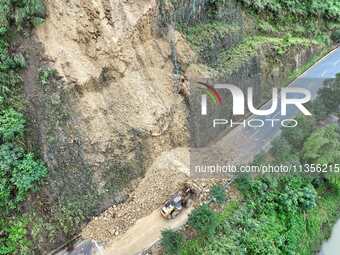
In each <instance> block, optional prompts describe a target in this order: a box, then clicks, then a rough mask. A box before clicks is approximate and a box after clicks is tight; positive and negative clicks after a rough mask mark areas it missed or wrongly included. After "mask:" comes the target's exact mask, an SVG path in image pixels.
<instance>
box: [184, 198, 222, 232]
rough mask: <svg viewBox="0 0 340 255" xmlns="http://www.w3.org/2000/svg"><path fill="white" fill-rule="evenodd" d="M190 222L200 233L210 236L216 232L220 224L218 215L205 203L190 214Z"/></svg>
mask: <svg viewBox="0 0 340 255" xmlns="http://www.w3.org/2000/svg"><path fill="white" fill-rule="evenodd" d="M188 224H189V226H191V227H192V228H194V229H195V230H196V231H197V232H198V233H199V234H200V235H202V236H207V237H210V236H212V235H213V234H214V233H215V230H216V227H217V225H218V218H217V215H216V214H215V213H214V212H213V211H212V210H211V209H210V208H209V206H208V205H206V204H204V205H202V206H200V207H198V208H196V209H194V210H193V212H192V213H191V214H190V215H189V219H188Z"/></svg>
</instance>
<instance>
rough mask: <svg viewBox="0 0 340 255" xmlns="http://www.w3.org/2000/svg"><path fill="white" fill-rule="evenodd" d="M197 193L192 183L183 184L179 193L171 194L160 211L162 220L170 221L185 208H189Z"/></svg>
mask: <svg viewBox="0 0 340 255" xmlns="http://www.w3.org/2000/svg"><path fill="white" fill-rule="evenodd" d="M197 193H198V189H197V187H195V185H194V184H192V183H184V184H183V187H182V189H181V190H180V191H178V192H176V193H175V194H173V195H172V196H171V197H170V198H169V199H168V200H166V201H165V202H164V204H163V207H162V208H161V209H160V212H161V215H162V216H163V218H165V219H167V220H170V219H174V218H176V217H177V216H178V215H179V214H180V213H181V212H182V211H183V209H185V208H189V207H190V206H191V205H192V203H193V199H194V198H195V196H196V195H197Z"/></svg>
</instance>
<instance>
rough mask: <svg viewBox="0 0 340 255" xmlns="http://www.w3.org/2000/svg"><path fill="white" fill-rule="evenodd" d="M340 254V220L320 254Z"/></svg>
mask: <svg viewBox="0 0 340 255" xmlns="http://www.w3.org/2000/svg"><path fill="white" fill-rule="evenodd" d="M339 254H340V220H338V222H337V223H336V224H335V226H334V228H333V231H332V235H331V238H330V239H329V240H328V241H326V242H324V244H323V245H322V248H321V252H320V253H319V255H339Z"/></svg>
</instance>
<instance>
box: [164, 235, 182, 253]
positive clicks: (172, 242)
mask: <svg viewBox="0 0 340 255" xmlns="http://www.w3.org/2000/svg"><path fill="white" fill-rule="evenodd" d="M183 241H184V237H183V235H182V234H181V233H179V232H175V231H173V230H170V229H167V230H164V231H162V238H161V245H162V246H163V248H164V250H165V253H166V254H169V255H176V254H179V251H180V248H181V245H182V244H183Z"/></svg>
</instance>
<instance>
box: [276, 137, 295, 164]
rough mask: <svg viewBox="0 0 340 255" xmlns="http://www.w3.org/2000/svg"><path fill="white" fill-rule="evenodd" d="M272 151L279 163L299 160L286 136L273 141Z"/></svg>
mask: <svg viewBox="0 0 340 255" xmlns="http://www.w3.org/2000/svg"><path fill="white" fill-rule="evenodd" d="M270 151H271V153H272V155H273V157H274V158H275V161H276V162H277V163H283V164H289V163H296V162H299V157H298V156H297V155H296V153H295V152H294V151H293V149H292V146H291V145H290V144H289V143H288V141H287V140H286V139H285V138H284V137H279V138H276V139H275V140H274V141H273V142H272V148H271V150H270Z"/></svg>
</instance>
